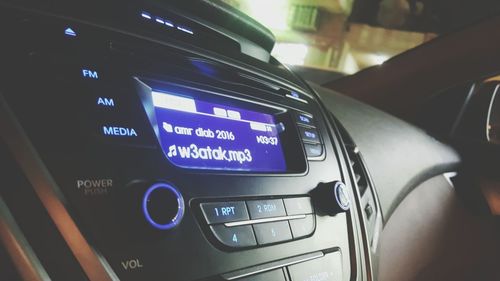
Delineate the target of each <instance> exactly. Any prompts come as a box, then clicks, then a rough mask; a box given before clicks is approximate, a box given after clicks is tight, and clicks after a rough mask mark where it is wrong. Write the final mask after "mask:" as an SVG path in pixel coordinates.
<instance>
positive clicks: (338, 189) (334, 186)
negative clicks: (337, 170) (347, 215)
mask: <svg viewBox="0 0 500 281" xmlns="http://www.w3.org/2000/svg"><path fill="white" fill-rule="evenodd" d="M313 193H314V194H315V195H316V196H315V197H316V201H317V203H318V205H319V207H320V209H321V210H322V211H324V212H325V213H327V214H328V215H331V216H333V215H335V214H338V213H342V212H347V211H349V209H350V208H351V200H350V197H349V190H348V189H347V186H346V185H345V184H344V183H343V182H341V181H333V182H328V183H321V184H319V185H318V188H316V190H314V191H313Z"/></svg>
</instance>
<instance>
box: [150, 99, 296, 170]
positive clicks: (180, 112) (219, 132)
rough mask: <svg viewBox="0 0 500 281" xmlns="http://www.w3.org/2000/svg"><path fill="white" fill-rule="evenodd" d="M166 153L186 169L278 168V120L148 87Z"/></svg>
mask: <svg viewBox="0 0 500 281" xmlns="http://www.w3.org/2000/svg"><path fill="white" fill-rule="evenodd" d="M152 100H153V105H154V109H155V113H156V120H157V123H158V131H159V140H160V143H161V147H162V149H163V151H164V153H165V155H166V156H167V158H168V159H169V160H170V161H171V162H172V163H173V164H174V165H176V166H179V167H183V168H191V169H208V170H226V171H246V172H284V171H286V169H287V166H286V162H285V157H284V154H283V149H282V145H281V141H280V137H279V133H280V131H282V130H284V127H283V126H282V125H277V124H276V121H275V118H274V116H273V115H271V114H267V113H262V112H257V111H252V110H247V109H243V108H238V107H234V106H228V105H224V104H222V103H213V102H208V101H205V100H200V99H197V98H194V97H189V96H180V95H176V94H171V93H165V92H159V91H152Z"/></svg>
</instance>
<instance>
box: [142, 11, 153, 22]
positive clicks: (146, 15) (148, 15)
mask: <svg viewBox="0 0 500 281" xmlns="http://www.w3.org/2000/svg"><path fill="white" fill-rule="evenodd" d="M141 17H143V18H145V19H148V20H150V19H151V14H149V13H147V12H142V13H141Z"/></svg>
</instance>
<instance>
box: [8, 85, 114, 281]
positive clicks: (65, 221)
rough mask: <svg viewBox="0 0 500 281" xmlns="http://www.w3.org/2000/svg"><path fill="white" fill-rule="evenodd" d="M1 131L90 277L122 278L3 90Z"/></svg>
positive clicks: (105, 280)
mask: <svg viewBox="0 0 500 281" xmlns="http://www.w3.org/2000/svg"><path fill="white" fill-rule="evenodd" d="M0 134H1V137H2V138H3V139H4V140H5V143H6V144H7V146H8V148H9V149H10V151H11V152H12V153H13V155H14V158H15V160H16V161H17V162H18V163H19V166H20V167H21V169H22V171H23V172H24V174H25V175H26V178H27V179H28V181H29V182H30V183H31V185H32V186H33V190H34V191H35V193H36V194H37V196H38V197H39V198H40V201H41V202H42V204H43V206H44V207H45V209H46V210H47V212H48V213H49V216H50V217H51V219H52V221H53V222H54V224H55V225H56V227H57V229H58V230H59V232H60V233H61V235H62V237H63V238H64V240H65V241H66V243H67V244H68V247H69V248H70V249H71V252H72V253H73V255H74V256H75V258H76V259H77V260H78V263H79V264H80V266H81V267H82V269H83V271H84V272H85V274H86V275H87V277H88V278H89V280H90V281H112V280H119V279H118V276H117V275H116V273H115V272H114V271H113V269H112V268H111V266H110V265H109V264H108V262H107V261H106V259H105V258H104V257H103V256H102V255H101V254H100V253H99V252H98V251H97V250H96V249H95V248H93V247H92V246H91V245H90V244H89V243H88V241H87V240H86V238H85V236H84V235H83V233H82V232H81V231H80V229H79V228H78V225H77V224H76V222H75V221H74V220H73V218H72V216H71V214H70V212H69V210H68V209H67V207H66V206H67V204H68V203H67V201H66V199H65V198H64V196H63V194H62V192H61V190H60V188H59V186H58V185H57V183H56V182H55V180H54V178H53V177H52V175H51V174H50V172H49V171H48V169H47V167H46V166H45V164H44V163H43V161H42V160H41V158H40V155H39V154H38V153H37V151H36V150H35V148H34V147H33V144H32V143H31V142H30V140H29V139H28V137H27V135H26V133H25V132H24V130H23V128H22V126H21V124H19V122H18V121H17V119H16V117H15V115H14V113H13V112H12V110H11V109H10V107H9V106H8V104H7V101H6V100H5V98H4V96H3V94H2V93H0Z"/></svg>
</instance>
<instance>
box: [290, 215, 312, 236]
mask: <svg viewBox="0 0 500 281" xmlns="http://www.w3.org/2000/svg"><path fill="white" fill-rule="evenodd" d="M290 228H291V229H292V235H293V238H294V239H298V238H301V237H306V236H309V235H311V234H312V233H313V232H314V228H315V222H314V216H313V215H306V218H305V219H296V220H290Z"/></svg>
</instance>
